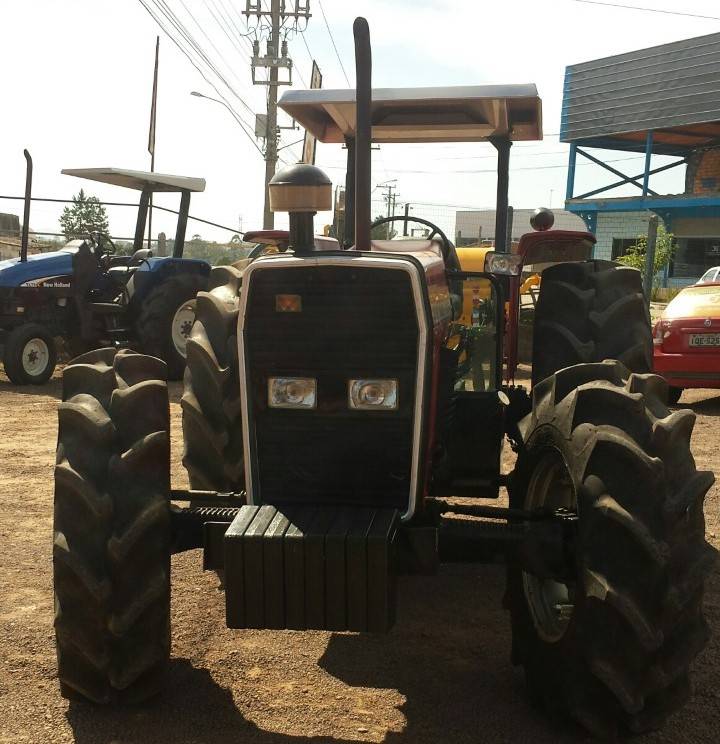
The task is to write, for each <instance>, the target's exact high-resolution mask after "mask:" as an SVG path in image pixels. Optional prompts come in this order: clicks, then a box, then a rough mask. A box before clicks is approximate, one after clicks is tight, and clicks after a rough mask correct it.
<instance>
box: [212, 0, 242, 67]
mask: <svg viewBox="0 0 720 744" xmlns="http://www.w3.org/2000/svg"><path fill="white" fill-rule="evenodd" d="M211 6H212V7H211ZM205 7H206V8H207V9H208V11H209V12H210V15H211V16H212V17H213V19H214V20H215V22H216V23H217V25H218V26H219V27H220V29H221V30H222V32H223V33H224V34H225V36H226V37H227V38H228V41H229V42H230V44H231V46H232V47H233V48H234V49H235V50H236V51H237V53H238V54H241V55H243V56H244V55H245V54H246V53H247V50H246V49H241V48H240V44H241V42H243V41H244V42H245V44H246V45H247V46H248V48H249V49H252V47H251V46H250V42H249V41H248V40H247V39H245V38H244V37H242V36H231V35H230V34H229V33H228V28H229V29H230V30H231V31H234V28H233V25H232V22H230V19H229V18H228V17H227V16H226V15H223V12H224V9H221V8H220V7H218V6H217V5H216V4H215V2H214V0H209V2H208V0H205ZM213 9H214V10H213ZM216 12H217V14H218V15H215V13H216ZM218 16H220V18H218ZM221 19H222V20H221Z"/></svg>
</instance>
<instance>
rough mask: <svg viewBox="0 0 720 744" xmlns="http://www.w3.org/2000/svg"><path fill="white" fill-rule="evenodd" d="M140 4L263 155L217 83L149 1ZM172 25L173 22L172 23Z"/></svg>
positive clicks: (141, 0) (141, 1)
mask: <svg viewBox="0 0 720 744" xmlns="http://www.w3.org/2000/svg"><path fill="white" fill-rule="evenodd" d="M139 1H140V4H141V5H142V6H143V8H145V10H146V11H147V13H148V15H149V16H150V17H151V18H152V19H153V20H154V21H155V23H157V25H158V26H159V27H160V28H161V29H162V31H163V33H164V34H165V35H166V36H167V37H168V38H169V39H170V41H171V42H172V43H173V44H174V45H175V46H176V47H177V48H178V49H179V50H180V52H181V53H182V54H183V55H184V56H185V57H186V58H187V60H188V61H189V62H190V64H191V65H192V66H193V67H194V68H195V69H196V70H197V71H198V72H199V73H200V76H201V77H202V78H203V80H204V81H205V82H206V83H207V84H208V85H209V86H210V87H211V88H212V89H213V90H214V91H215V92H216V93H217V94H218V96H220V98H222V99H223V102H224V103H225V105H226V106H227V107H228V109H229V110H230V112H231V113H232V114H233V115H234V116H235V117H236V120H237V122H238V124H239V126H240V128H241V129H242V131H243V133H244V134H245V135H246V136H247V138H248V139H249V140H250V142H251V144H252V146H253V147H254V148H255V149H256V150H257V151H258V152H259V153H260V154H261V155H262V154H263V152H262V150H261V148H260V147H258V144H257V142H256V141H255V138H254V137H253V136H252V134H251V133H250V132H249V131H248V130H247V129H246V128H245V126H247V122H245V126H244V125H243V120H242V119H241V118H240V115H239V114H238V113H237V112H236V111H235V109H233V108H232V106H231V105H230V104H229V103H228V101H227V99H226V98H225V96H223V94H222V93H221V92H220V90H219V89H218V87H217V86H216V85H215V83H213V82H212V80H210V79H209V78H208V76H207V75H206V74H205V72H204V71H203V70H202V68H201V67H200V66H199V65H198V63H197V62H196V61H195V60H194V59H193V58H192V56H191V54H190V53H189V52H188V50H187V49H186V48H185V47H184V46H183V45H182V44H181V43H180V42H179V41H178V40H177V39H176V38H175V36H174V35H173V34H172V33H170V32H169V31H168V29H167V27H166V26H165V25H164V24H163V22H162V21H161V20H160V18H159V17H158V16H156V15H155V13H154V12H153V11H152V10H151V9H150V7H148V3H147V0H139ZM171 23H172V21H171Z"/></svg>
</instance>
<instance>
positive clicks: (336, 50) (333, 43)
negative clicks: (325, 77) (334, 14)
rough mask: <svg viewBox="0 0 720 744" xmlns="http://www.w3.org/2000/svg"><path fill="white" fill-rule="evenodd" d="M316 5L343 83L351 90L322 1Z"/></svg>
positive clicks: (319, 0)
mask: <svg viewBox="0 0 720 744" xmlns="http://www.w3.org/2000/svg"><path fill="white" fill-rule="evenodd" d="M318 5H319V6H320V12H321V13H322V17H323V20H324V21H325V28H326V29H327V32H328V35H329V36H330V41H331V42H332V45H333V49H334V50H335V56H336V57H337V61H338V62H339V63H340V69H341V70H342V73H343V75H344V76H345V82H346V83H347V84H348V88H352V85H350V78H349V77H348V76H347V72H345V65H343V62H342V59H340V52H338V48H337V46H336V44H335V38H334V37H333V34H332V31H331V30H330V24H329V23H328V19H327V16H326V15H325V8H323V4H322V0H318ZM308 51H310V50H308Z"/></svg>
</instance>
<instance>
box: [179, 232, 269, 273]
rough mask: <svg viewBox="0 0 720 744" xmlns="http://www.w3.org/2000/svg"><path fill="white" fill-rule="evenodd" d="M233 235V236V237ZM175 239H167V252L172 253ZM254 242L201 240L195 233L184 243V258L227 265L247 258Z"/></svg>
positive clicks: (214, 264) (215, 264)
mask: <svg viewBox="0 0 720 744" xmlns="http://www.w3.org/2000/svg"><path fill="white" fill-rule="evenodd" d="M234 237H235V236H233V238H234ZM174 242H175V241H173V240H168V253H170V254H172V251H173V244H174ZM254 245H255V244H254V243H252V244H251V243H244V242H242V241H240V242H237V241H235V240H233V239H232V238H231V239H230V243H216V242H214V241H209V240H203V239H202V238H201V237H200V236H199V235H197V234H195V235H193V236H192V238H191V239H190V240H188V241H187V242H186V243H185V248H184V250H183V257H184V258H200V259H202V260H203V261H207V262H208V263H209V264H211V265H212V266H227V265H228V264H232V263H235V261H239V260H240V259H242V258H247V256H248V254H249V253H250V251H251V250H252V248H253V247H254Z"/></svg>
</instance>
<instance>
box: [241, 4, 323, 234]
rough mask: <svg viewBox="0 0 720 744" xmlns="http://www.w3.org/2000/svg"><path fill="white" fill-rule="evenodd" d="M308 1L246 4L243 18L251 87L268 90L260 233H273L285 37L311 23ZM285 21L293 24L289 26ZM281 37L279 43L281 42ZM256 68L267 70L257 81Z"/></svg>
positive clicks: (286, 82) (288, 78)
mask: <svg viewBox="0 0 720 744" xmlns="http://www.w3.org/2000/svg"><path fill="white" fill-rule="evenodd" d="M309 5H310V3H309V0H294V1H293V0H270V10H265V9H264V8H263V4H262V0H246V4H245V10H244V11H243V14H244V15H245V16H246V17H247V20H248V26H250V25H251V23H252V19H255V21H256V26H255V29H254V30H255V35H256V38H255V40H254V41H253V56H252V58H251V62H250V68H251V70H252V81H253V85H266V86H267V89H268V91H267V115H266V117H265V209H264V213H263V229H265V230H272V228H273V227H274V226H275V215H274V214H273V213H272V212H271V211H270V191H269V185H270V180H271V179H272V177H273V176H274V175H275V168H276V166H277V161H278V137H279V129H278V123H277V100H278V86H280V85H292V60H291V59H290V57H289V56H288V46H287V34H288V33H289V32H291V31H293V30H297V24H298V21H299V20H300V19H304V20H305V22H306V23H307V21H308V20H309V19H310V15H311V14H310V7H309ZM264 18H267V19H268V20H269V22H270V23H269V36H268V38H267V40H266V42H265V54H264V55H262V56H261V55H260V39H259V38H258V36H259V34H260V33H261V29H264V26H265V24H264V23H263V19H264ZM287 21H292V23H291V24H288V23H287ZM281 35H282V39H281V38H280V37H281ZM258 68H264V69H267V70H268V74H267V77H264V78H260V79H258V77H257V75H256V72H257V70H258ZM281 68H284V69H285V70H287V76H286V77H284V78H282V79H281V78H280V69H281Z"/></svg>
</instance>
